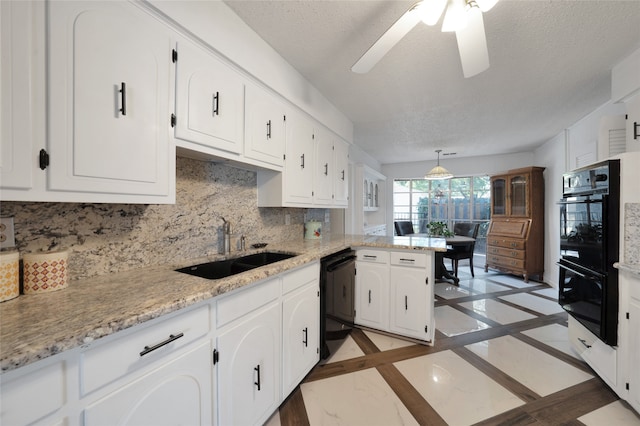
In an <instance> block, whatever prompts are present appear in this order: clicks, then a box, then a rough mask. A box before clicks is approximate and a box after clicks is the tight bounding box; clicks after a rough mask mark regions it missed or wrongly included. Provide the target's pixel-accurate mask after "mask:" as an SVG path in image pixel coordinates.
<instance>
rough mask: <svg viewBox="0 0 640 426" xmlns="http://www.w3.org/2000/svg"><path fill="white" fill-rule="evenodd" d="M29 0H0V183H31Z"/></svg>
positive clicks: (26, 185) (24, 186)
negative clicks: (27, 0)
mask: <svg viewBox="0 0 640 426" xmlns="http://www.w3.org/2000/svg"><path fill="white" fill-rule="evenodd" d="M32 5H33V3H32V2H16V1H3V2H0V50H2V57H1V58H0V184H1V185H2V188H16V189H30V188H31V187H32V186H33V182H32V175H33V169H34V168H35V162H34V161H33V156H32V152H33V143H34V135H33V122H32V119H31V102H32V99H31V97H32V93H31V90H32V89H31V87H32V83H31V81H30V77H31V75H32V73H31V68H32V58H31V55H30V53H31V52H33V51H34V49H33V47H32V46H31V37H30V32H31V30H32V23H31V22H32V20H31V14H32Z"/></svg>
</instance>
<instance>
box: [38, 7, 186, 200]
mask: <svg viewBox="0 0 640 426" xmlns="http://www.w3.org/2000/svg"><path fill="white" fill-rule="evenodd" d="M48 6H49V7H48V22H49V33H48V34H49V39H48V41H49V45H48V47H49V51H50V52H54V54H50V55H48V61H49V73H48V77H49V78H48V91H49V92H48V95H49V96H48V102H49V103H48V117H49V120H48V124H49V126H50V139H49V154H50V159H51V160H50V161H51V165H50V169H49V189H52V190H66V191H80V192H92V193H118V194H139V195H170V196H172V197H175V194H173V192H174V191H173V190H172V189H171V188H170V186H171V185H170V184H171V182H174V181H175V173H174V170H172V169H173V168H175V147H174V146H173V143H171V139H170V128H171V124H170V110H169V106H170V104H171V103H172V101H173V98H172V94H173V91H172V90H170V87H172V84H173V82H172V77H173V64H172V63H171V50H172V48H173V45H172V39H171V37H170V35H169V33H168V32H167V29H165V28H164V27H162V26H161V25H160V24H159V23H158V22H156V21H155V20H153V19H152V18H151V17H149V16H148V15H147V14H146V13H145V12H143V11H142V10H140V9H139V8H138V7H137V6H135V5H133V4H132V3H129V2H51V3H50V4H49V5H48Z"/></svg>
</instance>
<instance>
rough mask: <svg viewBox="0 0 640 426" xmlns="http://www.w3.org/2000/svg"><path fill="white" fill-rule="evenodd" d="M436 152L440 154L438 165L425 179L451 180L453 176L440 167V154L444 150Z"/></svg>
mask: <svg viewBox="0 0 640 426" xmlns="http://www.w3.org/2000/svg"><path fill="white" fill-rule="evenodd" d="M436 152H437V153H438V164H437V165H436V166H435V167H434V168H433V169H431V170H430V171H429V173H427V174H426V175H425V176H424V178H425V179H428V180H440V179H451V178H452V177H453V174H451V172H449V171H448V170H447V169H445V168H444V167H442V166H441V165H440V152H442V150H441V149H436Z"/></svg>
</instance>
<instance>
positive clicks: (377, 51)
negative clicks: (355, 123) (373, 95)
mask: <svg viewBox="0 0 640 426" xmlns="http://www.w3.org/2000/svg"><path fill="white" fill-rule="evenodd" d="M497 2H498V0H421V1H419V2H417V3H416V4H414V5H413V6H411V8H409V10H407V11H406V12H405V13H404V14H403V15H402V16H401V17H400V18H399V19H398V20H397V21H396V22H395V23H394V24H393V25H391V27H390V28H389V29H388V30H387V31H386V32H385V33H384V34H382V36H380V38H379V39H378V40H377V41H376V42H375V43H374V44H373V46H371V47H370V48H369V50H367V51H366V52H365V53H364V55H362V57H361V58H360V59H358V62H356V63H355V64H354V65H353V67H351V71H353V72H355V73H359V74H365V73H367V72H369V71H370V70H371V69H372V68H373V67H374V66H375V65H376V64H377V63H378V61H380V60H381V59H382V58H383V56H384V55H386V54H387V52H388V51H389V50H391V48H392V47H393V46H395V45H396V43H398V42H399V41H400V40H401V39H402V37H404V36H405V35H406V34H407V33H408V32H409V31H411V29H413V27H415V26H416V25H417V24H418V22H420V21H423V22H424V23H425V24H427V25H430V26H433V25H435V24H437V23H438V21H439V20H440V16H441V15H442V12H443V11H444V9H445V6H446V7H447V11H446V13H445V14H444V20H443V22H442V31H443V32H455V33H456V39H457V40H458V51H459V53H460V61H461V62H462V72H463V74H464V77H465V78H469V77H473V76H474V75H476V74H479V73H481V72H482V71H485V70H486V69H487V68H489V52H488V51H487V39H486V37H485V34H484V21H483V19H482V12H487V11H489V10H490V9H491V8H492V7H493V6H494V5H495V4H496V3H497Z"/></svg>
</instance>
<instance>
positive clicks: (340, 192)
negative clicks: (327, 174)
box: [333, 139, 349, 207]
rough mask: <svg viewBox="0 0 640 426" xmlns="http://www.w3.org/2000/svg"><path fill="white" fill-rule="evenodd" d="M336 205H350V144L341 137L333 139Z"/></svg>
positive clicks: (334, 200)
mask: <svg viewBox="0 0 640 426" xmlns="http://www.w3.org/2000/svg"><path fill="white" fill-rule="evenodd" d="M333 161H334V164H335V166H334V169H335V173H334V190H333V192H334V198H333V204H334V205H335V206H344V207H347V206H348V205H349V145H348V144H347V143H346V142H343V141H341V140H339V139H334V141H333Z"/></svg>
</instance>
